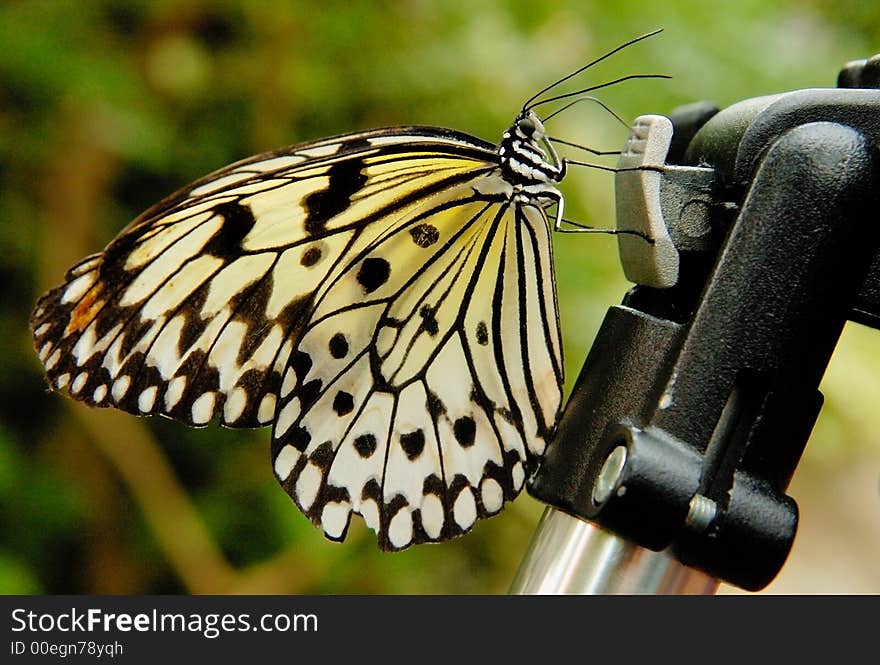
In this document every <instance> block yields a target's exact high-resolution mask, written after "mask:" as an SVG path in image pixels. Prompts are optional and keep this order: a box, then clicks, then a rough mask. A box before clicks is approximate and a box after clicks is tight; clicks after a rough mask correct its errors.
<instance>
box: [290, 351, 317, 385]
mask: <svg viewBox="0 0 880 665" xmlns="http://www.w3.org/2000/svg"><path fill="white" fill-rule="evenodd" d="M290 366H291V367H292V368H293V371H294V372H296V376H297V378H298V379H299V380H300V381H302V380H303V379H304V378H305V377H306V375H307V374H308V373H309V370H310V369H312V357H311V356H310V355H309V354H308V353H305V352H304V351H294V352H293V354H292V355H291V356H290Z"/></svg>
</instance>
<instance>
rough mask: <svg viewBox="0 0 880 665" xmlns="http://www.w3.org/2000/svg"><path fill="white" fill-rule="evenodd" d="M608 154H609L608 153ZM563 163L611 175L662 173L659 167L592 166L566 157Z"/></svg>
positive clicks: (589, 163)
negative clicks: (630, 172)
mask: <svg viewBox="0 0 880 665" xmlns="http://www.w3.org/2000/svg"><path fill="white" fill-rule="evenodd" d="M584 149H585V150H589V151H590V152H592V151H591V150H590V149H589V148H584ZM609 154H610V153H609ZM562 161H563V162H565V164H566V165H568V166H586V167H587V168H591V169H596V170H598V171H609V172H611V173H626V172H627V171H658V172H661V173H662V172H663V169H662V168H660V167H659V166H633V167H631V168H623V169H621V168H617V167H615V166H604V165H602V164H593V163H592V162H581V161H578V160H576V159H568V158H567V157H563V159H562Z"/></svg>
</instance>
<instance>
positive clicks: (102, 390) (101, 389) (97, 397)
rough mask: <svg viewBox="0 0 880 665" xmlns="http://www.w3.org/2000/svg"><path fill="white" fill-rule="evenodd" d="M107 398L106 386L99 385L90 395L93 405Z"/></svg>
mask: <svg viewBox="0 0 880 665" xmlns="http://www.w3.org/2000/svg"><path fill="white" fill-rule="evenodd" d="M106 396H107V386H106V384H101V385H100V386H98V387H97V388H95V392H94V393H92V399H93V400H94V401H95V403H100V402H103V401H104V398H105V397H106Z"/></svg>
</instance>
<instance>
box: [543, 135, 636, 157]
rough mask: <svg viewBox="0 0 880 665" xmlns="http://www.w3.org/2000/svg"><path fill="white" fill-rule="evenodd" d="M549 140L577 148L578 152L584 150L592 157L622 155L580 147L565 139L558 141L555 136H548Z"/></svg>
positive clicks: (615, 152)
mask: <svg viewBox="0 0 880 665" xmlns="http://www.w3.org/2000/svg"><path fill="white" fill-rule="evenodd" d="M547 140H548V141H551V142H553V143H561V144H562V145H567V146H569V147H570V148H576V149H577V150H583V151H585V152H588V153H590V154H591V155H596V156H597V157H602V156H604V155H619V154H620V150H596V149H595V148H588V147H587V146H585V145H580V144H579V143H572V142H571V141H566V140H565V139H558V138H556V137H555V136H548V137H547Z"/></svg>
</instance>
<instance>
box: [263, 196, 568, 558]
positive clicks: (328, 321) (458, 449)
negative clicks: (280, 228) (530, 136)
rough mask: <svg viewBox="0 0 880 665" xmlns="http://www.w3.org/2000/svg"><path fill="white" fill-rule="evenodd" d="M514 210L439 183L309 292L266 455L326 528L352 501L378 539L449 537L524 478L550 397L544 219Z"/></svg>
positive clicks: (550, 299)
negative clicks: (540, 291)
mask: <svg viewBox="0 0 880 665" xmlns="http://www.w3.org/2000/svg"><path fill="white" fill-rule="evenodd" d="M526 210H527V211H526V212H524V211H523V210H522V209H520V208H518V207H517V206H515V205H513V204H511V203H510V202H509V201H507V200H504V199H499V198H497V197H495V196H487V195H484V194H481V193H479V192H474V190H473V189H472V188H470V187H466V186H462V187H460V188H457V189H455V188H453V189H450V190H448V191H447V192H445V193H444V194H443V195H442V196H438V197H436V198H435V199H434V200H432V202H431V204H430V205H429V206H427V207H426V209H423V210H422V209H419V210H415V211H413V214H412V215H411V217H405V218H403V219H402V220H401V222H400V224H399V227H398V228H397V229H396V230H395V232H394V233H393V234H389V235H387V236H384V237H383V238H381V240H380V242H377V243H376V245H375V246H374V247H372V248H371V249H370V251H369V252H368V253H366V254H364V255H363V256H362V257H359V259H358V260H357V261H355V262H353V263H352V264H351V265H350V266H349V268H348V269H347V270H346V271H344V272H343V273H342V274H341V275H340V276H339V278H338V280H336V281H335V282H334V283H333V284H332V286H331V287H330V288H328V289H327V290H326V291H325V292H324V293H323V294H322V297H321V298H320V300H319V301H318V302H317V303H316V306H315V316H314V318H313V321H312V323H310V325H309V327H308V328H307V329H306V331H305V333H304V334H303V336H302V338H301V340H300V343H299V345H298V349H297V351H296V353H295V355H296V357H295V359H294V362H292V363H291V364H290V366H289V368H288V370H287V372H288V374H287V375H286V376H285V377H284V383H283V387H282V389H281V399H280V401H279V411H278V414H277V415H276V419H275V428H274V435H273V460H274V468H275V472H276V474H277V475H278V477H279V480H281V482H282V484H283V485H284V487H285V489H286V490H287V491H288V493H290V494H291V496H292V497H293V498H294V499H295V500H296V502H297V504H298V505H299V506H300V508H301V509H302V510H303V511H304V512H306V514H308V515H309V516H310V517H311V518H312V519H313V520H314V521H315V522H316V523H318V524H320V525H321V526H322V527H323V528H324V530H325V532H326V533H327V535H328V536H329V537H331V538H337V539H338V538H342V537H343V536H344V534H345V530H346V528H347V525H348V520H349V516H350V513H351V512H356V513H359V514H361V515H363V517H364V519H365V520H366V522H367V524H368V525H369V526H371V527H372V528H373V529H375V530H376V531H378V533H379V540H380V544H381V545H382V546H383V547H385V548H387V549H400V548H402V547H406V546H408V545H410V544H412V543H417V542H423V541H429V540H438V539H445V538H449V537H452V536H454V535H458V534H460V533H463V532H464V531H467V530H468V529H470V527H471V526H472V525H473V523H474V521H475V520H476V518H477V517H485V516H488V515H491V514H494V513H496V512H498V511H499V510H500V509H501V507H502V505H503V503H504V502H505V501H506V500H510V499H512V498H514V497H515V496H516V495H517V493H518V492H519V491H520V489H521V488H522V485H523V482H524V480H525V478H526V476H527V474H528V473H529V472H530V470H531V469H532V468H533V467H534V461H535V459H536V457H537V456H539V455H540V454H541V453H542V452H543V446H544V444H545V442H546V439H547V437H548V435H549V433H550V431H551V430H552V428H553V426H554V425H555V418H556V413H557V411H558V408H559V403H560V400H561V394H560V386H561V360H560V348H559V340H558V327H557V322H556V310H555V300H554V296H553V285H552V282H550V283H547V281H546V280H548V279H550V280H552V271H551V270H550V263H551V260H552V259H551V252H550V245H549V230H548V227H547V221H546V218H545V217H544V214H543V211H539V210H538V209H535V208H528V209H526ZM542 282H543V283H542ZM536 284H537V285H539V286H541V287H542V288H546V289H547V295H542V296H540V297H539V298H525V300H524V299H523V296H524V292H526V291H532V290H535V285H536ZM548 316H549V317H550V323H544V322H543V320H544V319H545V318H546V317H548ZM521 317H524V318H521ZM359 326H360V327H359Z"/></svg>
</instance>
